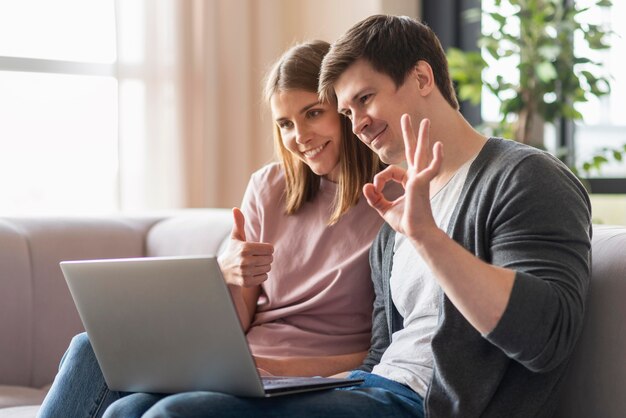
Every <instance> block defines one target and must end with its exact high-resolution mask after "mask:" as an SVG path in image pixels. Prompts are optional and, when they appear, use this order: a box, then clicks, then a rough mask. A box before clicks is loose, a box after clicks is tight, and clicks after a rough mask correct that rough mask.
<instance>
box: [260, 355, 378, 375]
mask: <svg viewBox="0 0 626 418" xmlns="http://www.w3.org/2000/svg"><path fill="white" fill-rule="evenodd" d="M366 354H367V351H361V352H358V353H349V354H339V355H335V356H316V357H286V358H268V357H257V356H255V357H254V359H255V361H256V365H257V367H259V368H261V369H263V370H265V371H267V372H268V373H270V374H272V375H274V376H331V375H335V374H337V373H341V372H345V371H347V370H352V369H354V368H355V367H357V366H358V365H360V364H361V362H362V361H363V359H364V358H365V355H366Z"/></svg>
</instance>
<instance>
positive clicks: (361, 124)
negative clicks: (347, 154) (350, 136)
mask: <svg viewBox="0 0 626 418" xmlns="http://www.w3.org/2000/svg"><path fill="white" fill-rule="evenodd" d="M370 123H371V120H370V118H369V117H368V116H367V114H366V113H365V112H358V111H356V112H355V111H353V113H352V132H354V134H355V135H361V134H362V133H363V131H364V130H366V129H367V127H368V126H369V125H370Z"/></svg>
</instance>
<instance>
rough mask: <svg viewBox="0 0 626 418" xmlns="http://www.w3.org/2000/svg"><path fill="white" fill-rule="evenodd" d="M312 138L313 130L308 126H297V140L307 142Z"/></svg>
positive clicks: (300, 142) (302, 142) (299, 142)
mask: <svg viewBox="0 0 626 418" xmlns="http://www.w3.org/2000/svg"><path fill="white" fill-rule="evenodd" d="M310 140H311V132H310V130H309V129H307V128H306V126H296V142H297V143H298V144H306V143H307V142H309V141H310Z"/></svg>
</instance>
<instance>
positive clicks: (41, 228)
mask: <svg viewBox="0 0 626 418" xmlns="http://www.w3.org/2000/svg"><path fill="white" fill-rule="evenodd" d="M230 223H231V220H230V212H229V211H228V210H221V209H206V210H200V211H192V212H191V213H183V214H178V215H173V216H155V217H120V216H117V217H113V216H112V217H106V218H103V217H100V218H93V217H91V218H87V217H85V218H76V217H72V218H1V219H0V341H1V343H0V385H19V386H28V387H41V386H44V385H47V384H49V383H51V382H52V380H53V378H54V376H55V375H56V372H57V368H58V364H59V361H60V359H61V356H62V355H63V353H64V352H65V350H66V349H67V346H68V344H69V342H70V340H71V338H72V337H73V336H74V335H76V334H77V333H79V332H82V331H83V326H82V323H81V322H80V319H79V317H78V313H77V312H76V309H75V307H74V303H73V301H72V298H71V295H70V293H69V291H68V289H67V285H66V284H65V280H64V278H63V274H62V273H61V269H60V268H59V262H60V261H63V260H85V259H97V258H126V257H144V256H165V255H185V254H190V255H191V254H194V255H197V254H215V253H216V252H217V250H218V248H219V246H220V244H221V243H222V241H223V240H224V238H225V237H226V236H227V235H228V232H229V231H230Z"/></svg>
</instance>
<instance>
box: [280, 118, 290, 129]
mask: <svg viewBox="0 0 626 418" xmlns="http://www.w3.org/2000/svg"><path fill="white" fill-rule="evenodd" d="M292 126H293V123H292V122H291V121H289V120H285V121H282V122H278V127H279V128H280V129H290V128H291V127H292Z"/></svg>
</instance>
